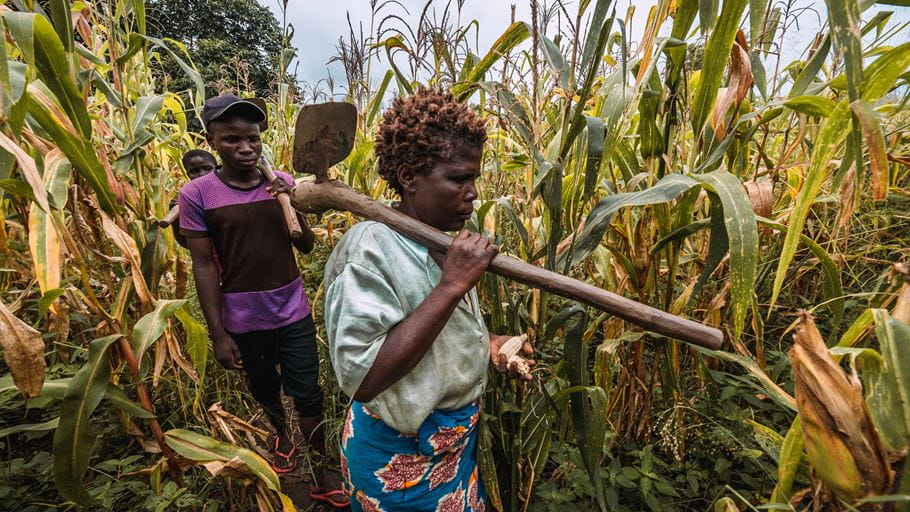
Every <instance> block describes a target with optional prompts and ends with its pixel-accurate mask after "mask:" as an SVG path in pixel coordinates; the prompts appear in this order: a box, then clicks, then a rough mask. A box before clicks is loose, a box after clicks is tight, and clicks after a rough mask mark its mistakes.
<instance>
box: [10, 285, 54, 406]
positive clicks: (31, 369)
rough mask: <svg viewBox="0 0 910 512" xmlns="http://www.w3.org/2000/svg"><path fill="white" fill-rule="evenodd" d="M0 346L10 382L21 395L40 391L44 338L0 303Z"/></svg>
mask: <svg viewBox="0 0 910 512" xmlns="http://www.w3.org/2000/svg"><path fill="white" fill-rule="evenodd" d="M0 347H3V358H4V359H5V360H6V364H7V366H9V370H10V373H11V374H12V376H13V382H14V383H15V384H16V387H17V388H19V392H20V393H22V396H23V397H25V398H34V397H36V396H38V395H40V394H41V386H43V385H44V374H45V371H46V369H47V366H46V365H45V363H44V340H42V339H41V333H39V332H38V331H36V330H34V329H32V328H31V326H29V325H28V324H27V323H25V322H23V321H22V320H19V319H18V318H16V316H15V315H13V313H12V312H11V311H10V310H9V309H8V308H7V307H6V304H3V303H2V302H0Z"/></svg>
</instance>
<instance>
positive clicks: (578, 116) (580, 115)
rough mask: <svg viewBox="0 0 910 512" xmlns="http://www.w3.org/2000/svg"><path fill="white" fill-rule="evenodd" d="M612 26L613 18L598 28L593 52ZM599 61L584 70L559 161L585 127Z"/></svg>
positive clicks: (600, 46)
mask: <svg viewBox="0 0 910 512" xmlns="http://www.w3.org/2000/svg"><path fill="white" fill-rule="evenodd" d="M611 26H613V18H610V19H609V20H607V22H606V23H604V25H603V27H601V29H600V34H599V35H598V38H597V43H596V47H595V54H597V55H602V54H603V52H604V48H605V47H606V45H607V40H608V39H609V37H610V27H611ZM664 44H666V43H665V42H662V43H661V47H663V45H664ZM656 61H657V59H653V60H652V63H651V65H650V66H649V69H648V73H651V72H652V71H653V70H654V67H655V65H656ZM599 64H600V62H599V61H597V62H592V63H591V66H590V67H589V68H588V69H587V70H586V73H585V75H584V76H585V78H584V82H582V85H581V89H580V90H579V91H578V97H579V98H581V101H579V102H578V104H577V105H575V110H574V111H573V113H572V117H571V119H572V120H571V122H570V123H569V130H568V132H567V133H566V136H565V137H564V139H563V141H562V144H561V147H560V150H559V156H560V159H561V161H563V162H564V161H567V159H568V155H569V150H570V149H571V147H572V145H573V144H574V143H575V139H576V137H578V135H579V134H580V133H581V132H582V130H583V129H584V127H585V119H584V113H585V108H587V98H589V97H590V94H591V89H592V88H593V87H594V82H596V81H597V71H598V70H599V69H600V65H599Z"/></svg>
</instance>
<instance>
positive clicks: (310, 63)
mask: <svg viewBox="0 0 910 512" xmlns="http://www.w3.org/2000/svg"><path fill="white" fill-rule="evenodd" d="M258 1H259V2H260V3H262V4H263V5H266V6H268V7H269V8H270V9H271V10H272V11H273V12H274V13H275V15H276V17H277V18H278V20H279V22H280V21H281V12H280V8H279V6H280V2H281V0H258ZM400 1H401V3H402V4H403V5H404V6H406V7H407V9H408V11H410V16H408V15H407V14H406V13H405V12H404V10H403V9H401V8H399V7H396V6H393V7H391V8H389V9H387V10H386V11H383V13H384V15H388V14H398V15H400V16H402V17H403V18H405V19H406V20H408V21H415V20H416V19H417V17H418V16H419V15H420V11H421V9H422V8H423V6H424V5H425V3H426V0H400ZM463 1H464V3H463V7H462V10H461V20H462V23H463V24H466V23H467V22H469V21H470V20H472V19H476V20H477V21H478V22H479V25H480V31H479V49H480V51H481V52H486V50H487V49H488V48H489V47H490V46H491V44H492V43H493V41H495V40H496V38H497V37H499V35H500V34H502V32H503V31H504V30H505V29H506V27H508V25H509V21H510V17H511V10H510V5H512V4H513V3H514V4H515V5H516V18H517V20H518V21H525V22H529V21H530V8H529V3H530V2H529V0H515V1H510V0H463ZM379 3H382V1H381V0H380V1H379ZM445 3H446V0H436V1H435V2H434V5H438V7H437V9H438V10H439V11H441V10H442V9H443V8H444V6H445ZM456 3H457V0H452V4H456ZM546 3H547V4H552V3H553V2H552V0H551V1H548V2H546ZM656 3H657V0H616V3H615V5H616V6H617V12H618V13H624V12H625V10H626V8H627V7H628V6H629V5H634V6H635V16H634V18H633V22H632V25H631V27H630V30H629V31H628V33H629V34H630V38H631V39H633V40H639V39H640V38H641V35H642V33H643V31H644V24H645V21H646V18H647V15H648V10H649V9H650V8H651V6H653V5H655V4H656ZM775 3H776V2H775ZM566 4H567V5H568V7H567V8H568V9H569V12H573V11H574V2H572V1H571V0H570V1H568V2H566ZM795 4H796V5H798V6H802V7H808V8H810V9H811V10H810V11H807V12H805V13H804V15H803V16H801V17H800V18H799V20H800V23H799V27H796V26H793V27H792V28H791V29H790V37H788V40H787V42H786V44H785V45H784V50H785V62H787V61H789V60H792V59H796V58H799V56H800V53H801V52H802V51H803V50H804V49H805V47H806V46H807V44H808V42H809V41H810V40H811V38H812V37H813V36H814V35H815V33H816V32H817V31H818V30H819V28H820V26H821V22H823V21H824V20H823V17H824V16H825V13H826V9H825V6H824V1H823V0H796V2H795ZM370 9H371V8H370V0H288V14H287V15H288V22H290V23H291V24H292V25H293V26H294V30H295V32H294V38H293V44H294V46H296V47H297V49H298V58H299V63H298V68H297V75H298V78H299V79H300V80H302V81H306V82H308V83H311V84H312V83H315V82H317V81H319V80H320V79H323V78H325V77H327V76H328V75H329V74H331V75H332V76H333V77H334V80H335V83H336V86H343V85H344V82H345V77H344V71H343V69H342V68H341V66H340V65H339V64H337V63H335V64H332V65H327V64H326V63H327V62H328V60H329V59H330V58H331V57H332V56H334V55H335V54H336V45H337V44H338V37H339V36H341V35H347V33H348V25H347V19H346V15H347V14H348V13H350V17H351V21H352V23H353V24H354V26H355V28H357V26H358V24H359V23H363V27H364V32H365V33H369V27H370ZM882 10H890V11H894V12H895V15H894V16H893V17H892V22H891V23H892V24H894V23H897V22H906V21H910V7H895V6H875V7H873V8H871V9H869V10H868V11H866V12H865V13H864V16H863V17H864V18H868V17H870V16H872V15H874V13H876V12H878V11H882ZM812 11H814V12H812ZM621 15H622V14H619V16H621ZM820 18H822V19H821V20H820ZM377 22H378V20H377ZM696 23H697V20H696ZM667 25H668V26H669V23H668V24H667ZM906 32H907V33H905V34H902V35H901V36H900V37H899V38H897V39H893V40H892V44H895V43H897V42H904V41H907V40H910V30H907V31H906ZM383 67H384V66H383ZM373 76H374V80H376V77H379V76H381V74H380V73H374V74H373Z"/></svg>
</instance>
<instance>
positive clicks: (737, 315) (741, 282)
mask: <svg viewBox="0 0 910 512" xmlns="http://www.w3.org/2000/svg"><path fill="white" fill-rule="evenodd" d="M693 178H695V179H696V180H698V181H701V182H702V183H704V184H705V185H707V186H708V188H709V189H711V190H713V191H714V193H716V194H717V195H718V197H719V198H720V202H721V205H722V206H723V209H724V227H725V228H726V232H727V240H728V243H729V250H730V297H731V299H732V300H731V304H730V305H731V308H732V309H733V336H734V337H737V338H738V337H739V335H740V334H741V333H742V329H743V323H744V321H745V318H746V312H747V311H748V309H749V305H750V304H751V302H752V294H753V293H754V291H755V278H756V274H757V272H758V226H757V224H756V222H755V213H754V212H753V211H752V203H750V202H749V196H747V195H746V191H745V189H744V188H743V186H742V184H741V183H740V182H739V178H737V177H736V176H733V175H732V174H730V173H729V172H727V171H714V172H712V173H710V174H703V175H695V176H693Z"/></svg>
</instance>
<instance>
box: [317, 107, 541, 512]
mask: <svg viewBox="0 0 910 512" xmlns="http://www.w3.org/2000/svg"><path fill="white" fill-rule="evenodd" d="M485 139H486V132H485V129H484V123H483V121H482V120H481V119H480V118H479V117H478V116H477V114H475V113H474V111H473V110H471V109H470V108H468V107H467V106H466V105H463V104H461V103H459V102H458V101H456V100H455V99H454V97H453V96H452V95H451V94H449V93H444V92H441V91H436V90H428V89H418V90H417V92H416V93H415V94H413V95H412V96H409V97H399V98H397V99H395V101H394V102H393V104H392V107H391V108H390V109H389V110H388V111H386V113H385V114H384V118H383V121H382V124H381V126H380V128H379V134H378V135H377V137H376V154H377V156H378V157H379V173H380V175H381V176H382V177H383V178H384V179H385V180H386V181H387V182H388V183H389V185H390V186H391V187H392V188H393V189H395V190H396V191H397V192H398V194H399V195H400V197H401V202H400V204H399V206H398V209H399V210H400V211H401V212H403V213H405V214H406V215H409V216H411V217H413V218H415V219H418V220H420V221H422V222H424V223H426V224H429V225H431V226H433V227H435V228H438V229H440V230H443V231H458V230H461V229H462V228H463V227H464V224H465V221H467V220H468V218H470V216H471V213H472V210H473V204H472V203H473V201H474V199H476V198H477V190H476V188H475V185H474V182H475V180H476V179H477V177H478V176H479V174H480V168H481V161H482V151H483V144H484V141H485ZM496 254H497V248H496V246H495V245H493V244H491V243H490V241H489V240H487V239H485V238H482V237H481V236H479V235H477V234H471V233H469V232H467V231H461V232H460V233H459V234H458V236H457V237H456V238H455V241H454V243H453V244H452V246H451V247H450V248H449V250H448V253H447V254H446V255H445V256H442V255H440V254H435V253H432V252H428V251H427V249H426V248H424V247H423V246H421V245H420V244H418V243H416V242H414V241H413V240H411V239H409V238H407V237H406V236H404V235H401V234H399V233H397V232H395V231H393V230H392V229H390V228H388V227H387V226H385V225H383V224H379V223H377V222H361V223H360V224H357V225H356V226H354V227H353V228H352V229H351V230H349V231H348V232H347V233H346V234H345V235H344V236H343V237H342V238H341V240H340V241H339V243H338V245H337V246H336V247H335V249H334V251H333V252H332V255H331V256H330V257H329V260H328V262H327V264H326V268H325V286H326V299H325V317H326V318H325V321H326V331H327V334H328V339H329V349H330V353H331V356H332V366H333V368H334V370H335V375H336V376H337V377H338V382H339V383H340V385H341V388H342V390H344V392H345V393H347V394H348V395H350V396H352V397H353V399H354V400H353V402H352V405H351V407H350V409H349V411H348V415H347V419H346V421H345V426H344V431H343V434H342V448H341V451H342V460H341V464H342V466H341V467H342V473H343V475H344V477H345V479H346V481H347V484H348V493H349V495H350V496H351V497H352V499H351V509H352V510H354V511H361V510H366V511H398V510H409V511H436V510H441V511H445V510H459V511H462V510H464V511H472V512H476V511H480V510H483V509H484V491H483V485H482V482H481V481H480V474H479V473H478V470H477V459H476V448H477V444H476V443H477V432H478V418H479V417H480V403H479V402H480V397H481V395H482V393H483V391H484V387H485V385H486V380H487V369H488V367H489V363H490V362H491V361H492V362H493V363H494V365H495V366H496V368H497V370H499V371H501V372H507V371H509V373H511V374H512V375H513V376H516V373H517V372H515V371H514V368H512V369H508V370H507V369H506V368H505V367H504V366H505V365H504V364H503V361H500V360H499V357H498V352H499V347H500V346H501V344H502V343H503V342H504V341H505V340H507V339H509V338H510V337H509V336H497V335H493V334H490V333H489V332H488V331H487V328H486V327H485V325H484V322H483V318H482V316H481V309H480V304H479V303H478V298H477V292H476V291H475V290H474V286H475V285H476V284H477V282H478V280H479V279H480V277H481V275H483V273H484V271H485V270H486V268H487V265H489V263H490V261H491V260H492V259H493V257H495V256H496ZM523 350H524V352H525V353H526V354H528V353H530V351H531V347H530V345H527V344H526V345H525V346H524V347H523ZM529 363H530V364H533V361H530V362H529ZM525 378H526V379H530V378H531V376H530V375H526V376H525Z"/></svg>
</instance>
